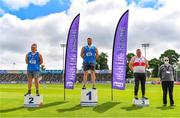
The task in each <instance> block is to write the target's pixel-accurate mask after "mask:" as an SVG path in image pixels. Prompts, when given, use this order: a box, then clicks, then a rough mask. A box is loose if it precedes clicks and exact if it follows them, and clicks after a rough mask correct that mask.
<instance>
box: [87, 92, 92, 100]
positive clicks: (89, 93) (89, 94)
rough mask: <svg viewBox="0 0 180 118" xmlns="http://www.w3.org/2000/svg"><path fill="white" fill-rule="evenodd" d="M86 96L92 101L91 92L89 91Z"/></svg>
mask: <svg viewBox="0 0 180 118" xmlns="http://www.w3.org/2000/svg"><path fill="white" fill-rule="evenodd" d="M86 96H89V100H91V99H92V95H91V91H89V92H88V93H87V94H86Z"/></svg>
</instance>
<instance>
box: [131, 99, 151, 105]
mask: <svg viewBox="0 0 180 118" xmlns="http://www.w3.org/2000/svg"><path fill="white" fill-rule="evenodd" d="M133 105H135V106H141V107H143V106H149V100H148V99H143V98H141V99H138V100H137V99H133Z"/></svg>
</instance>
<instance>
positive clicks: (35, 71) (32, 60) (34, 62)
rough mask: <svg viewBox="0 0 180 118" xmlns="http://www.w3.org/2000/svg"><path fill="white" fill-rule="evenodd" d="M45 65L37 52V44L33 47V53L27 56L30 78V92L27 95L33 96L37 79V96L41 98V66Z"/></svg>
mask: <svg viewBox="0 0 180 118" xmlns="http://www.w3.org/2000/svg"><path fill="white" fill-rule="evenodd" d="M42 63H43V58H42V55H41V54H40V53H39V52H37V44H35V43H34V44H32V45H31V52H29V53H28V54H27V55H26V64H28V65H27V76H28V92H27V93H26V94H25V96H26V95H29V94H31V88H32V80H33V78H34V79H35V87H36V95H37V96H39V80H38V78H39V74H40V65H41V64H42Z"/></svg>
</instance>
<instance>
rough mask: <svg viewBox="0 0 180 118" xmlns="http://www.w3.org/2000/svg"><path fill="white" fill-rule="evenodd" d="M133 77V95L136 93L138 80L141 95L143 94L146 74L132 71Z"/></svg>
mask: <svg viewBox="0 0 180 118" xmlns="http://www.w3.org/2000/svg"><path fill="white" fill-rule="evenodd" d="M134 77H135V86H134V95H135V96H137V95H138V90H139V82H141V91H142V96H145V83H146V74H145V73H134Z"/></svg>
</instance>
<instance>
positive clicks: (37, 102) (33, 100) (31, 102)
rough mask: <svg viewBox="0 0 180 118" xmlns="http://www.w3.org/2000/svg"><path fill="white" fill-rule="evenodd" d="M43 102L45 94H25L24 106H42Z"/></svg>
mask: <svg viewBox="0 0 180 118" xmlns="http://www.w3.org/2000/svg"><path fill="white" fill-rule="evenodd" d="M42 104H43V96H33V95H27V96H24V107H40V106H42Z"/></svg>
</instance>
